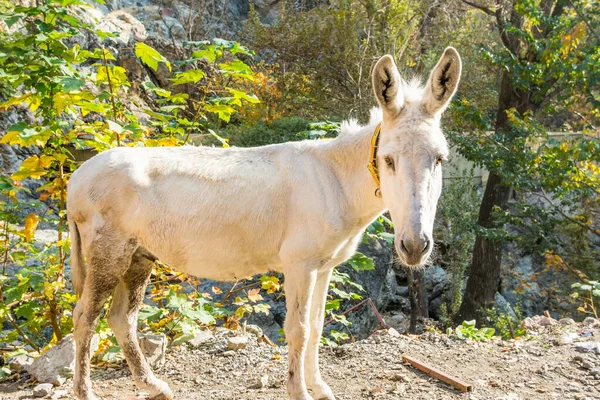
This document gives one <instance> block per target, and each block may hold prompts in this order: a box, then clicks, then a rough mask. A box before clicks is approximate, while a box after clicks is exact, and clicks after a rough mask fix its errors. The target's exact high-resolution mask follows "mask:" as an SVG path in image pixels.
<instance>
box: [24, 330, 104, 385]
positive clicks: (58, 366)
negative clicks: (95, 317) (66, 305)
mask: <svg viewBox="0 0 600 400" xmlns="http://www.w3.org/2000/svg"><path fill="white" fill-rule="evenodd" d="M99 343H100V336H98V335H94V336H93V337H92V342H91V349H92V353H94V352H96V350H97V349H98V344H99ZM26 369H27V372H29V374H30V375H31V376H33V377H34V378H35V379H36V380H37V381H38V382H41V383H51V384H53V385H55V386H60V385H62V384H63V383H65V381H66V380H67V378H70V377H71V376H73V373H74V371H75V339H74V338H73V335H72V334H70V335H67V336H65V337H64V338H63V339H62V340H61V341H60V342H58V343H57V344H56V346H54V347H52V348H50V350H48V351H47V352H45V353H44V354H42V355H41V356H40V357H38V358H37V359H36V360H35V361H34V362H33V363H32V364H31V365H30V366H28V367H26Z"/></svg>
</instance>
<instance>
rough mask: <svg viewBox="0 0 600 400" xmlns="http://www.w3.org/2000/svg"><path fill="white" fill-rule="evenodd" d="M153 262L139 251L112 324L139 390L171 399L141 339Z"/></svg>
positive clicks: (122, 283)
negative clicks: (139, 333)
mask: <svg viewBox="0 0 600 400" xmlns="http://www.w3.org/2000/svg"><path fill="white" fill-rule="evenodd" d="M153 259H154V258H153V257H152V256H151V255H150V254H148V253H147V252H146V251H145V250H144V249H143V248H141V247H140V248H138V249H137V250H136V252H135V253H134V255H133V257H132V259H131V266H130V267H129V269H127V271H126V272H125V275H124V276H123V279H122V280H121V281H120V282H119V284H118V285H117V289H116V290H115V294H114V295H113V301H112V305H111V308H110V312H109V314H108V324H109V325H110V327H111V329H112V330H113V332H114V333H115V336H116V337H117V341H118V342H119V345H120V346H121V349H122V350H123V353H124V354H125V359H126V360H127V364H128V365H129V369H130V370H131V373H132V374H133V377H134V378H135V381H136V383H137V386H138V388H139V389H140V390H142V391H144V392H148V393H149V394H150V398H151V399H152V400H171V399H172V398H173V393H172V392H171V389H169V385H167V384H166V383H165V382H163V381H161V380H160V379H158V378H156V377H155V376H154V373H153V372H152V370H151V369H150V366H149V365H148V362H147V361H146V357H144V355H143V354H142V351H141V350H140V346H139V343H138V338H137V321H138V311H139V309H140V307H141V306H142V300H143V299H144V295H145V292H146V285H147V283H148V277H149V276H150V272H151V270H152V263H153Z"/></svg>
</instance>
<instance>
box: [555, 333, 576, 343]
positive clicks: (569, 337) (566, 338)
mask: <svg viewBox="0 0 600 400" xmlns="http://www.w3.org/2000/svg"><path fill="white" fill-rule="evenodd" d="M577 337H578V335H577V333H575V332H570V333H565V334H564V335H562V336H561V337H560V338H559V339H558V344H559V345H561V346H564V345H566V344H569V343H573V341H574V340H575V339H577Z"/></svg>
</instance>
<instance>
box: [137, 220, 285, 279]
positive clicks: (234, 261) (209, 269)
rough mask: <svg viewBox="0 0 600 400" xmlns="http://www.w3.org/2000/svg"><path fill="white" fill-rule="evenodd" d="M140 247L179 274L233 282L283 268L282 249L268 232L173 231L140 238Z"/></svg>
mask: <svg viewBox="0 0 600 400" xmlns="http://www.w3.org/2000/svg"><path fill="white" fill-rule="evenodd" d="M139 239H140V242H141V245H142V246H144V247H145V248H146V249H148V251H150V252H151V253H152V254H153V255H154V256H156V257H157V258H158V259H159V260H161V261H163V262H164V263H166V264H168V265H169V266H171V267H172V268H175V269H177V270H178V271H181V272H185V273H188V274H190V275H193V276H196V277H199V278H208V279H214V280H220V281H231V280H236V279H240V278H247V277H250V276H252V275H255V274H259V273H264V272H267V271H270V270H276V271H279V270H280V269H281V266H280V260H279V254H278V253H279V249H278V248H277V246H276V245H275V243H276V242H275V240H274V238H272V237H270V235H267V234H266V233H263V234H262V235H261V234H260V233H258V232H257V235H253V236H251V237H250V236H248V235H244V234H242V233H237V234H236V233H231V234H229V233H223V232H214V231H213V232H202V231H195V232H193V231H187V232H185V231H184V232H182V231H181V230H179V231H177V232H176V231H172V232H170V233H164V232H160V233H158V232H155V233H154V234H151V235H141V236H140V237H139Z"/></svg>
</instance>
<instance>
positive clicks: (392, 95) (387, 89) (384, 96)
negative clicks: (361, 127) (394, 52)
mask: <svg viewBox="0 0 600 400" xmlns="http://www.w3.org/2000/svg"><path fill="white" fill-rule="evenodd" d="M400 86H401V78H400V73H399V72H398V68H396V64H395V63H394V59H393V58H392V56H390V55H389V54H388V55H385V56H383V57H381V58H380V59H379V61H377V64H376V65H375V68H374V69H373V91H374V92H375V97H377V102H378V103H379V106H380V107H381V109H382V110H383V113H384V115H385V116H388V117H394V116H396V115H397V114H398V112H399V111H400V109H401V108H402V105H403V104H404V96H402V91H401V90H400Z"/></svg>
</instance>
